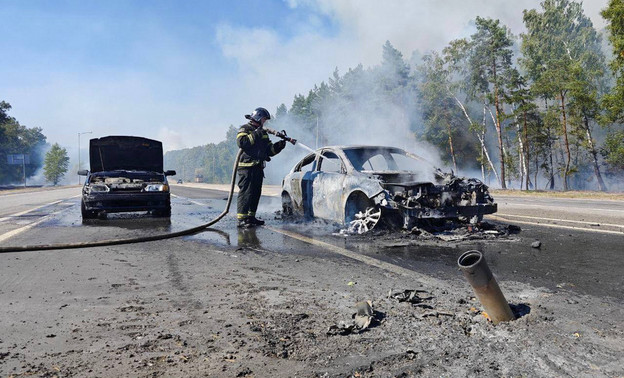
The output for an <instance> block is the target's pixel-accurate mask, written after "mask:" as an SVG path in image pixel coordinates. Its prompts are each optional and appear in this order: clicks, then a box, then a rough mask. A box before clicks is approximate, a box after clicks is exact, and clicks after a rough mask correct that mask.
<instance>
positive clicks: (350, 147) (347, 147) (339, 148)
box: [316, 145, 403, 151]
mask: <svg viewBox="0 0 624 378" xmlns="http://www.w3.org/2000/svg"><path fill="white" fill-rule="evenodd" d="M325 149H335V150H357V149H362V150H363V149H367V150H370V149H374V150H403V149H402V148H399V147H390V146H367V145H351V146H349V145H342V146H324V147H320V148H317V149H316V151H321V150H325Z"/></svg>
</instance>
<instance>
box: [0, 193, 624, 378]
mask: <svg viewBox="0 0 624 378" xmlns="http://www.w3.org/2000/svg"><path fill="white" fill-rule="evenodd" d="M172 193H173V194H174V197H173V214H172V217H171V220H170V221H168V220H163V219H159V218H152V217H151V216H149V215H146V214H118V215H110V216H109V218H108V219H106V220H94V221H90V222H88V223H84V224H83V223H82V221H81V219H80V208H79V197H78V196H79V194H80V189H79V188H78V187H70V188H64V189H55V190H41V191H35V192H29V193H19V192H11V193H9V194H3V193H0V199H1V200H0V243H1V245H2V246H7V245H34V244H51V243H65V242H84V241H89V240H103V239H112V238H126V237H133V236H145V235H153V234H161V233H166V232H172V231H179V230H183V229H186V228H190V227H194V226H197V225H200V224H203V223H206V222H208V221H209V220H210V219H212V218H213V217H214V216H216V215H217V214H218V213H220V212H221V210H222V209H223V206H224V204H225V201H224V198H225V194H224V192H222V191H214V190H206V189H201V188H195V187H189V186H186V185H173V187H172ZM497 200H498V201H497V202H498V203H499V212H498V213H497V214H496V215H495V216H492V217H491V218H490V221H491V222H492V223H496V224H498V225H499V229H500V227H502V226H504V225H506V224H516V225H518V226H520V227H521V228H522V230H521V231H520V232H518V233H512V234H510V235H497V236H496V237H488V238H482V239H477V240H454V241H452V240H451V241H449V240H446V241H445V240H439V239H422V238H416V237H414V236H413V235H411V234H408V233H391V234H379V235H375V236H346V237H345V236H343V235H340V234H338V233H337V231H338V230H339V227H338V226H336V225H333V224H326V223H323V222H318V221H314V222H300V221H297V222H295V223H288V222H283V221H282V220H280V219H279V216H278V215H276V214H275V211H276V210H278V209H279V206H280V201H279V198H276V197H263V199H262V201H261V207H260V209H259V214H260V216H261V217H263V218H264V219H266V220H267V226H266V227H263V228H259V229H256V230H246V231H241V230H237V229H236V227H235V219H234V217H233V216H228V217H226V218H225V219H224V220H223V221H222V222H220V223H219V224H217V225H216V226H215V230H214V231H212V232H203V233H200V234H196V235H193V236H188V237H184V238H178V239H171V240H165V241H159V242H150V243H144V244H130V245H123V246H113V247H100V248H91V249H78V250H61V251H43V252H21V253H5V254H0V261H1V264H0V303H1V304H2V306H1V307H0V313H1V315H0V319H1V320H0V330H1V332H0V376H9V375H20V374H22V375H31V374H39V375H46V374H47V375H50V376H51V375H59V376H86V375H97V376H148V375H149V376H152V375H156V376H157V375H168V376H171V375H205V374H208V375H216V376H283V377H288V376H294V375H297V376H323V375H326V376H349V375H356V373H357V374H359V375H361V376H376V375H381V376H388V375H400V374H406V375H417V374H423V375H480V374H481V375H483V374H485V375H536V376H540V375H598V376H600V375H604V376H617V375H622V374H624V370H623V369H622V364H621V356H622V353H623V352H624V343H623V341H624V338H623V336H622V324H623V320H624V306H623V305H622V303H623V302H624V301H623V299H624V287H623V285H624V284H623V282H622V279H621V273H622V272H623V271H624V256H623V254H622V253H621V250H622V247H621V246H622V245H624V243H623V242H624V232H622V229H623V227H624V205H623V204H622V203H621V202H620V201H595V200H571V199H550V198H549V199H544V198H539V199H533V198H525V197H522V198H520V197H510V196H501V197H499V198H498V199H497ZM490 236H492V235H490ZM536 240H539V241H540V242H541V247H540V248H539V249H538V248H532V247H531V243H533V242H534V241H536ZM469 249H478V250H480V251H482V252H483V253H484V255H485V256H486V259H487V261H488V263H489V265H490V267H491V269H492V271H493V272H494V273H495V274H496V276H497V277H498V279H499V283H500V284H501V287H502V288H503V290H504V291H505V293H506V295H507V298H508V300H509V301H510V302H511V303H512V304H515V306H516V307H515V309H516V311H517V313H518V315H521V317H520V319H518V320H516V321H515V322H511V323H507V324H504V325H498V326H493V325H492V324H490V323H487V321H485V320H484V319H485V318H484V317H483V315H482V314H481V312H480V307H479V304H478V302H476V300H475V298H474V295H473V294H472V292H471V290H470V287H469V286H467V284H466V283H465V281H464V280H463V278H462V277H461V275H460V274H459V272H458V270H457V268H456V260H457V257H458V255H459V254H461V253H462V252H464V251H466V250H469ZM403 289H420V290H423V291H426V292H427V294H426V295H423V300H422V303H420V304H418V305H409V304H406V303H398V302H397V301H396V300H393V299H392V298H389V296H388V293H393V292H395V291H400V290H403ZM427 298H429V299H427ZM365 299H371V300H372V301H373V303H374V305H375V307H374V308H375V311H376V312H375V322H374V323H373V324H374V325H375V326H374V327H372V328H371V329H369V330H365V331H364V332H362V333H356V334H350V335H345V336H340V335H338V336H334V335H328V333H327V329H328V327H329V326H331V325H333V324H338V323H339V322H340V321H348V320H349V319H350V314H351V312H352V310H351V308H352V305H353V304H354V303H355V302H357V301H360V300H365ZM447 314H449V315H447ZM488 346H489V347H488ZM484 350H487V351H490V352H488V353H482V351H484Z"/></svg>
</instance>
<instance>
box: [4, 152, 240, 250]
mask: <svg viewBox="0 0 624 378" xmlns="http://www.w3.org/2000/svg"><path fill="white" fill-rule="evenodd" d="M242 151H243V150H241V149H239V150H238V154H236V158H235V159H234V167H233V169H232V181H231V183H230V193H229V195H228V199H227V204H226V205H225V210H223V212H222V213H221V214H219V216H217V217H216V218H215V219H213V220H211V221H210V222H208V223H206V224H202V225H201V226H197V227H193V228H189V229H186V230H182V231H177V232H172V233H168V234H161V235H152V236H142V237H139V238H127V239H110V240H100V241H91V242H80V243H66V244H41V245H24V246H10V247H0V253H8V252H26V251H45V250H51V249H74V248H89V247H104V246H108V245H120V244H132V243H142V242H148V241H155V240H164V239H171V238H177V237H178V236H185V235H191V234H196V233H198V232H201V231H204V230H206V229H207V228H208V227H210V226H212V225H213V224H215V223H217V222H218V221H220V220H221V219H222V218H223V217H224V216H225V215H226V214H227V213H228V212H229V211H230V205H231V204H232V196H233V194H234V184H235V183H236V169H237V168H238V160H239V159H240V155H241V153H242Z"/></svg>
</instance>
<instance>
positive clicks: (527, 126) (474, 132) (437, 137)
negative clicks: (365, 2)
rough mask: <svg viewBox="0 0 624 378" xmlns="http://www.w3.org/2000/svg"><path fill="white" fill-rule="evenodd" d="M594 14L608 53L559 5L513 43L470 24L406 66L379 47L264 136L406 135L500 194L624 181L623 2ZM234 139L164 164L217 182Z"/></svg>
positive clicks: (535, 15) (492, 27)
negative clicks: (377, 59)
mask: <svg viewBox="0 0 624 378" xmlns="http://www.w3.org/2000/svg"><path fill="white" fill-rule="evenodd" d="M602 16H603V17H604V18H605V20H607V23H608V26H607V30H606V32H607V34H608V44H607V43H606V41H603V39H602V35H601V33H599V32H598V31H597V30H596V29H595V28H594V26H593V25H592V22H591V21H590V19H589V18H588V17H587V16H586V15H585V14H584V12H583V9H582V6H581V4H580V3H577V2H574V1H570V0H545V1H543V2H542V3H541V7H540V8H539V9H530V10H525V11H524V12H523V15H522V17H523V21H524V24H525V26H526V33H523V34H520V35H519V36H515V35H513V34H512V32H511V31H510V29H509V28H508V27H506V26H505V25H503V24H502V23H501V22H500V21H499V20H496V19H490V18H482V17H477V18H476V19H475V20H474V26H475V32H474V33H473V34H472V35H471V36H470V37H468V38H462V39H457V40H453V41H450V42H449V43H448V44H447V45H446V46H445V47H444V48H442V49H440V50H439V51H431V52H429V53H427V54H425V55H420V54H419V53H418V52H414V54H413V55H412V57H411V59H409V60H406V59H405V58H404V57H403V55H402V54H401V52H399V51H398V50H397V49H396V48H394V46H393V45H392V44H391V43H390V42H389V41H387V42H386V43H385V44H384V45H383V47H382V60H381V64H379V65H378V66H374V67H371V68H364V67H363V66H362V65H361V64H360V65H358V66H356V67H355V68H350V69H349V70H348V71H347V72H345V73H344V75H341V74H340V72H339V71H338V69H336V70H335V71H334V72H333V74H332V75H331V76H330V77H329V79H328V80H327V81H323V82H321V83H320V84H318V85H315V86H314V87H313V88H312V89H310V91H309V92H308V93H307V95H303V94H297V95H295V96H294V99H293V102H292V105H291V106H290V108H288V107H287V106H286V105H285V104H282V105H280V106H279V107H278V108H277V109H276V111H275V114H274V120H273V121H272V124H273V126H272V127H275V128H278V129H281V128H285V129H288V130H291V129H293V128H295V129H296V132H297V137H299V139H300V140H301V141H303V142H304V143H306V144H309V145H316V146H318V145H320V146H322V145H327V144H346V143H345V142H349V141H351V139H350V136H352V135H360V136H362V135H364V136H369V139H368V140H369V143H368V144H376V143H375V140H376V139H375V138H373V135H376V134H375V130H379V129H381V130H382V131H383V132H384V133H385V134H386V135H385V136H387V134H392V133H395V134H397V137H398V138H397V139H401V138H403V132H404V131H403V130H402V129H401V130H399V126H400V125H405V128H406V130H407V132H408V133H410V134H412V135H413V136H415V137H416V138H417V139H419V140H424V141H427V142H428V143H429V144H431V145H433V146H435V147H436V148H437V149H438V150H439V151H440V152H441V157H442V159H443V161H444V163H446V164H448V165H449V166H451V167H452V168H453V169H454V170H455V171H456V172H457V171H459V172H460V173H461V172H462V171H465V172H472V170H477V171H480V176H481V178H482V179H484V180H486V179H488V178H489V180H487V181H488V182H492V181H493V182H496V183H498V185H499V186H500V187H501V188H507V187H519V188H521V189H527V190H528V189H563V190H569V189H593V190H607V182H606V181H607V180H605V176H606V177H609V178H611V179H612V180H611V182H612V183H617V182H618V181H617V180H619V179H621V177H622V174H623V173H624V128H623V126H622V123H623V122H624V26H623V24H622V22H623V21H622V20H624V2H623V1H622V0H610V2H609V5H608V7H607V8H606V9H605V10H603V11H602ZM234 135H235V130H234V131H233V128H232V127H230V130H229V131H228V137H227V139H226V141H224V142H221V143H219V144H217V145H214V144H211V145H208V146H202V147H196V148H194V149H187V150H182V151H171V152H169V153H168V154H167V156H166V160H167V161H168V162H169V163H171V164H175V168H176V169H177V170H178V172H180V171H181V170H180V169H179V168H178V166H177V164H179V163H184V164H186V166H188V169H185V170H184V171H185V172H186V173H185V176H186V178H191V177H194V176H193V175H194V174H195V173H199V174H203V175H204V178H205V180H206V181H214V182H227V181H228V180H229V173H230V169H231V158H232V157H233V155H234V153H235V147H234V149H232V146H235V143H234V141H233V137H234ZM293 135H294V134H293ZM380 138H381V137H380ZM414 152H418V151H414ZM174 161H175V163H174ZM220 164H223V165H220ZM172 167H173V165H172Z"/></svg>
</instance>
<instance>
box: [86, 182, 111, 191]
mask: <svg viewBox="0 0 624 378" xmlns="http://www.w3.org/2000/svg"><path fill="white" fill-rule="evenodd" d="M91 191H92V192H94V193H106V192H110V188H109V187H108V186H107V185H104V184H93V185H91Z"/></svg>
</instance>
